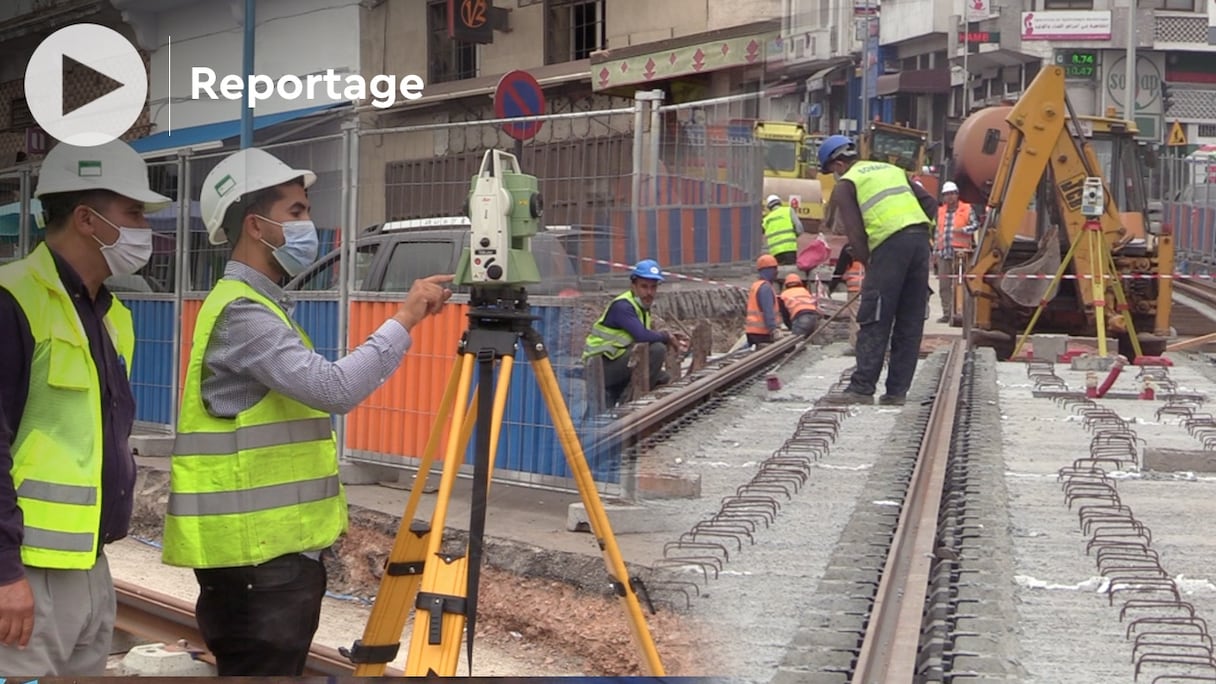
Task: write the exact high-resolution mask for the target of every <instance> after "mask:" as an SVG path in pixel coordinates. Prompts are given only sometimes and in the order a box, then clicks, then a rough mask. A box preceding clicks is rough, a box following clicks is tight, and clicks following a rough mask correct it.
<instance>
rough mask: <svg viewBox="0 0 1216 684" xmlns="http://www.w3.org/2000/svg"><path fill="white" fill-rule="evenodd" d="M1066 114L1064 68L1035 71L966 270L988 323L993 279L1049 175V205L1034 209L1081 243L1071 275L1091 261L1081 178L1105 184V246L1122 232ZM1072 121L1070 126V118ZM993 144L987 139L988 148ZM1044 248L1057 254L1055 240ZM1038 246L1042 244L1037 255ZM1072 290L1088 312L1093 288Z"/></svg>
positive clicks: (1111, 199) (1013, 118)
mask: <svg viewBox="0 0 1216 684" xmlns="http://www.w3.org/2000/svg"><path fill="white" fill-rule="evenodd" d="M1069 109H1070V106H1069V103H1068V100H1067V95H1066V91H1065V85H1064V70H1063V69H1062V68H1060V67H1055V66H1052V67H1046V68H1044V69H1043V70H1042V71H1040V72H1039V74H1038V76H1036V77H1035V79H1034V82H1033V83H1031V85H1030V87H1028V88H1027V89H1026V92H1025V93H1024V94H1023V95H1022V97H1021V98H1019V99H1018V102H1017V104H1016V105H1014V107H1013V109H1012V111H1010V113H1009V116H1008V117H1007V119H1006V121H1007V122H1008V124H1009V128H1010V132H1009V140H1008V142H1007V143H1006V145H1005V151H1004V155H1003V156H1002V158H1001V161H1000V166H999V167H998V170H997V173H996V176H995V177H994V179H993V183H992V188H991V190H990V191H989V193H988V217H987V220H986V222H985V225H984V228H983V230H982V231H981V234H982V239H981V242H980V245H979V248H978V249H977V256H976V260H975V263H974V264H973V265H972V268H971V270H970V276H971V277H970V278H969V279H968V280H967V288H968V289H969V290H970V292H971V293H972V294H973V295H974V296H975V297H976V298H977V299H976V314H977V319H980V320H987V318H988V312H989V310H990V308H991V305H992V302H993V300H995V299H996V293H995V292H994V287H995V279H994V278H993V277H992V276H995V275H998V274H1002V273H1004V272H1005V271H1006V269H1005V259H1006V257H1007V256H1008V255H1009V253H1010V249H1011V247H1012V246H1013V242H1014V239H1015V237H1016V236H1017V235H1018V232H1019V230H1020V229H1021V227H1022V226H1023V224H1024V222H1025V220H1026V213H1027V211H1028V209H1029V207H1030V205H1031V201H1032V200H1034V199H1035V197H1036V194H1037V192H1038V190H1039V188H1040V185H1041V183H1042V182H1043V180H1044V178H1045V175H1046V174H1047V173H1048V172H1050V174H1051V175H1050V178H1051V180H1052V182H1051V183H1049V185H1050V187H1051V195H1052V197H1051V199H1052V200H1053V203H1054V205H1055V206H1054V207H1042V206H1040V207H1038V211H1039V212H1040V213H1043V212H1046V216H1048V217H1052V219H1054V220H1053V222H1054V223H1055V224H1056V225H1058V226H1060V227H1061V228H1063V229H1064V230H1065V231H1066V232H1067V235H1068V240H1069V244H1072V243H1074V242H1077V241H1081V242H1080V244H1078V245H1077V248H1076V250H1075V252H1074V255H1073V272H1074V273H1091V272H1092V264H1093V259H1094V257H1095V255H1092V254H1090V249H1089V247H1088V244H1087V243H1086V242H1085V241H1083V240H1081V236H1082V230H1083V226H1084V224H1085V221H1086V217H1085V216H1083V215H1082V214H1081V191H1082V186H1083V185H1084V183H1085V179H1086V178H1087V177H1100V178H1102V179H1103V180H1102V184H1103V187H1104V189H1105V190H1106V193H1105V195H1106V197H1105V200H1106V204H1105V210H1104V212H1103V214H1102V217H1101V219H1100V220H1101V224H1102V235H1103V237H1104V239H1105V242H1106V247H1107V249H1112V250H1113V249H1115V248H1116V247H1117V246H1118V245H1119V244H1120V243H1121V242H1122V241H1123V239H1124V236H1125V235H1126V234H1127V231H1126V230H1125V229H1124V227H1123V225H1122V219H1121V218H1120V215H1119V208H1118V205H1117V204H1116V202H1115V194H1114V193H1112V192H1110V188H1109V187H1108V184H1107V181H1106V179H1105V177H1104V175H1103V173H1102V170H1101V165H1100V164H1099V162H1098V158H1097V156H1096V155H1095V154H1094V151H1093V149H1092V147H1091V146H1090V145H1089V144H1088V143H1087V142H1086V141H1085V139H1084V138H1083V137H1081V136H1080V135H1074V133H1073V131H1071V130H1070V119H1069ZM1071 120H1072V121H1076V118H1075V117H1072V119H1071ZM996 142H997V141H996V140H993V141H991V144H992V145H995V144H996ZM985 144H986V145H987V144H989V141H987V140H986V141H985ZM1055 239H1057V238H1055V233H1054V231H1051V232H1049V236H1047V238H1044V241H1048V240H1055ZM1046 247H1048V248H1051V249H1058V241H1057V242H1056V243H1055V244H1052V245H1046ZM1043 248H1044V246H1043V245H1041V246H1040V251H1041V252H1042V250H1043ZM1056 263H1057V264H1058V263H1059V262H1058V260H1057V261H1056ZM1077 290H1078V292H1079V294H1080V296H1081V297H1082V299H1083V302H1084V305H1085V307H1086V309H1087V310H1090V309H1092V307H1093V303H1094V301H1093V300H1094V297H1093V291H1092V289H1091V288H1089V287H1080V288H1077ZM1112 301H1113V299H1112Z"/></svg>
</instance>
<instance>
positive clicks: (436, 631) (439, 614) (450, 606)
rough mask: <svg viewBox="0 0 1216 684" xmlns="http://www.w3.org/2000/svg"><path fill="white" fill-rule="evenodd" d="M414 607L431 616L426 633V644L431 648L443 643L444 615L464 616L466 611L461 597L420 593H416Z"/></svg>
mask: <svg viewBox="0 0 1216 684" xmlns="http://www.w3.org/2000/svg"><path fill="white" fill-rule="evenodd" d="M414 607H415V608H420V609H422V610H425V611H426V612H427V613H429V614H430V616H431V624H430V631H428V632H427V639H428V641H427V643H428V644H430V645H431V646H437V645H439V644H441V643H443V614H444V613H455V614H457V615H464V614H465V613H466V612H467V611H468V608H467V604H466V603H465V599H464V597H463V596H449V595H447V594H429V593H426V592H421V591H420V592H418V600H417V601H416V602H415V603H414Z"/></svg>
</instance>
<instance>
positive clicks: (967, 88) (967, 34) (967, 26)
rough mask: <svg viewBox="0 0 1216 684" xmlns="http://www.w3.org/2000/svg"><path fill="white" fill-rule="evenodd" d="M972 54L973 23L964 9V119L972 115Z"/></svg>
mask: <svg viewBox="0 0 1216 684" xmlns="http://www.w3.org/2000/svg"><path fill="white" fill-rule="evenodd" d="M970 54H971V22H970V21H968V20H967V9H966V8H963V118H964V119H965V118H967V115H968V114H970V113H971V72H970V71H968V70H967V56H968V55H970Z"/></svg>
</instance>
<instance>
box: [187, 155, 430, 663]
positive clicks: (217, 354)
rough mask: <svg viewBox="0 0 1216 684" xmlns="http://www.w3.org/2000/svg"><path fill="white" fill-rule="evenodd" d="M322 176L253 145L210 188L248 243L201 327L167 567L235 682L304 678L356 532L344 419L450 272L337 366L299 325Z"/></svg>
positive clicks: (219, 232) (236, 234)
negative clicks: (187, 578) (190, 578)
mask: <svg viewBox="0 0 1216 684" xmlns="http://www.w3.org/2000/svg"><path fill="white" fill-rule="evenodd" d="M315 180H316V175H315V174H314V173H313V172H312V171H308V170H304V169H293V168H291V167H289V166H288V165H287V164H284V163H283V162H282V161H280V160H279V159H277V158H275V157H274V156H272V155H270V154H269V153H267V152H265V151H263V150H260V149H256V148H249V149H244V150H241V151H239V152H237V153H235V154H233V155H231V156H229V157H227V158H226V159H224V160H223V161H221V162H220V163H219V164H218V165H217V166H216V167H215V168H214V169H213V170H212V171H211V173H209V174H208V175H207V178H206V179H205V180H204V181H203V190H202V196H201V198H200V202H199V203H200V206H201V209H202V214H203V220H204V222H205V223H206V226H207V234H208V236H209V238H210V241H211V244H213V245H220V244H224V243H225V242H231V243H233V246H232V256H231V259H230V260H229V261H228V264H227V266H226V267H225V269H224V277H223V278H222V279H221V280H220V281H219V282H218V283H216V285H215V287H214V288H213V289H212V290H211V292H210V293H209V294H208V295H207V299H206V301H204V302H203V306H202V309H201V310H200V311H199V314H198V318H197V322H196V323H195V329H194V340H193V347H192V349H191V352H190V361H189V365H188V367H187V369H186V382H185V387H184V389H183V393H182V406H181V414H180V416H179V418H178V428H177V430H178V432H177V438H176V440H175V442H174V446H173V457H172V466H171V469H172V473H171V484H170V494H169V505H168V512H167V516H166V518H165V532H164V556H163V558H164V562H165V563H167V564H169V565H176V566H183V567H188V568H193V569H194V574H195V577H196V578H197V580H198V584H199V597H198V603H197V606H196V609H195V615H196V617H197V619H198V625H199V631H200V632H202V635H203V639H204V641H205V642H206V644H207V648H208V649H209V650H210V651H211V653H212V654H214V655H215V659H216V665H217V667H218V670H219V675H220V676H224V677H227V676H241V675H265V676H300V675H302V674H303V673H304V665H305V661H306V659H307V657H308V651H309V648H310V646H311V645H312V638H313V635H314V633H315V632H316V630H317V626H318V623H319V621H320V615H321V601H322V598H323V597H324V595H325V589H326V584H327V578H326V572H325V566H324V565H323V564H322V562H321V553H322V552H323V551H324V550H326V549H328V548H329V547H330V545H331V544H333V542H334V541H335V540H337V539H338V537H339V536H340V535H341V534H342V533H343V532H345V531H346V525H347V514H346V495H345V492H344V491H343V489H342V486H341V484H340V482H339V479H338V458H337V443H336V441H335V438H334V433H333V429H332V427H331V425H332V422H331V414H335V413H347V412H349V411H350V410H352V409H353V408H355V406H357V405H358V404H359V403H360V402H362V401H363V400H364V399H365V398H367V396H368V395H370V394H371V393H372V392H373V391H375V390H376V388H378V387H380V386H381V385H382V384H383V383H384V382H385V381H386V380H387V379H388V378H389V377H390V376H391V375H392V374H393V373H394V372H395V371H396V370H397V367H398V366H399V365H400V364H401V361H402V358H403V357H404V355H405V353H406V352H407V351H408V350H409V348H410V346H411V343H412V338H411V337H410V331H411V330H412V329H413V328H414V326H416V325H417V324H418V323H420V322H421V321H422V320H423V319H425V318H426V317H427V316H430V315H434V314H437V313H439V312H440V311H441V310H442V309H443V306H444V303H445V302H446V301H447V300H448V298H449V297H450V296H451V291H450V290H448V289H446V288H445V287H444V283H447V282H449V281H450V280H451V276H431V277H429V278H424V279H420V280H417V281H415V282H414V284H413V286H412V287H411V288H410V290H409V294H408V295H407V296H406V299H405V302H404V303H403V304H402V305H401V307H400V308H399V309H398V310H397V312H396V313H395V314H393V316H391V317H390V318H389V319H388V320H386V321H385V322H384V323H383V324H382V325H381V326H380V327H379V328H378V329H377V330H376V331H375V332H374V333H372V335H371V337H369V338H368V339H367V341H366V342H364V343H363V344H362V345H360V346H358V347H356V348H355V349H354V350H353V351H351V352H350V353H349V354H348V355H346V356H345V357H343V358H342V359H340V360H338V361H337V362H331V361H329V360H327V359H326V358H325V357H324V356H322V355H320V354H318V353H317V352H316V351H315V350H314V349H313V346H312V342H311V341H310V340H309V339H308V336H307V335H306V334H305V333H304V331H303V330H302V329H301V328H300V327H299V325H298V324H296V323H295V321H294V320H293V319H292V317H291V314H292V309H293V305H292V303H291V301H290V300H289V299H288V298H287V297H286V296H285V295H284V292H283V290H282V285H283V283H284V282H286V281H287V280H288V279H290V278H291V277H293V276H295V275H297V274H299V273H301V272H302V271H303V270H304V269H306V268H307V267H308V266H309V265H310V264H312V263H313V262H314V261H315V260H316V257H317V245H318V237H317V229H316V226H315V225H314V224H313V221H312V219H311V217H310V214H309V212H310V208H311V207H310V203H309V198H308V194H307V192H306V190H307V188H308V187H309V186H311V185H312V184H313V182H314V181H315Z"/></svg>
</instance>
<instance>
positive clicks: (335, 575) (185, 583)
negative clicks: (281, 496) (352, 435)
mask: <svg viewBox="0 0 1216 684" xmlns="http://www.w3.org/2000/svg"><path fill="white" fill-rule="evenodd" d="M137 492H138V496H137V498H136V502H137V503H136V511H135V515H134V518H133V521H132V532H131V534H132V536H133V537H136V538H140V539H144V540H147V541H151V542H153V543H155V542H156V541H157V540H159V539H160V534H161V521H162V520H163V516H164V506H165V503H166V502H167V500H168V474H167V473H165V472H163V471H154V470H150V469H146V468H141V469H140V475H139V482H138V484H137ZM367 520H368V521H370V522H367V521H365V519H364V516H362V515H360V512H359V511H358V510H355V511H352V516H351V529H350V530H349V531H348V532H347V534H346V535H345V536H344V537H343V538H341V539H339V540H338V542H337V543H336V544H335V545H334V546H333V548H332V551H331V552H327V553H326V554H325V555H324V556H323V559H324V561H325V563H326V567H327V570H328V574H329V591H330V592H331V593H334V594H337V595H343V596H347V597H350V598H352V599H355V600H354V601H340V600H332V599H328V598H327V599H326V601H325V607H324V608H323V614H322V621H321V622H322V624H321V629H320V630H318V633H317V636H316V641H317V642H318V643H322V644H326V645H330V646H333V647H335V648H336V647H339V646H350V644H351V643H353V641H354V640H355V639H357V638H359V637H361V636H362V633H363V628H364V626H365V625H366V624H367V620H368V617H369V616H370V610H371V608H370V606H371V600H372V599H373V598H374V597H375V595H376V592H377V590H378V589H379V583H380V576H381V574H382V568H383V565H384V561H385V559H386V558H387V555H388V550H389V549H390V548H391V546H392V541H393V540H392V535H391V534H390V533H389V531H388V528H389V525H387V524H386V521H384V520H378V519H376V518H367ZM393 525H395V522H394V523H393ZM394 531H395V530H394ZM110 548H111V549H112V553H109V554H108V555H109V556H110V559H111V565H112V567H113V569H114V570H113V573H114V576H115V577H116V578H118V579H124V580H128V581H131V582H135V583H137V584H139V585H140V586H144V587H147V588H148V589H151V590H154V591H159V592H162V593H166V594H170V595H173V596H178V597H180V598H183V599H185V600H189V601H193V600H194V599H195V598H196V596H197V585H196V583H195V580H194V577H193V574H192V573H191V572H190V571H189V570H186V569H183V568H173V567H169V566H166V565H163V564H161V563H160V551H159V549H157V548H154V547H153V546H150V545H148V544H147V543H140V542H138V541H135V540H134V539H129V540H124V541H123V542H121V543H119V544H115V545H112V546H111V547H110ZM478 601H479V603H478V610H477V615H478V617H477V632H476V640H475V643H474V665H475V667H476V669H475V671H474V672H475V674H477V675H485V676H521V675H550V676H560V675H598V676H628V675H640V674H643V672H642V669H641V666H640V660H639V658H638V650H637V648H635V647H634V646H633V645H632V643H631V637H630V628H629V624H628V621H627V620H626V618H625V612H624V609H623V604H622V603H621V602H620V601H619V599H616V598H615V597H611V596H605V595H601V594H596V593H592V592H588V591H584V590H580V589H578V588H576V587H575V586H573V585H571V584H566V583H564V582H560V581H556V580H553V579H547V578H539V577H527V576H521V575H517V574H513V573H510V572H506V571H504V570H500V569H497V568H494V567H485V568H483V571H482V579H481V588H480V592H479V599H478ZM646 619H647V622H648V625H649V627H650V632H651V634H652V635H653V638H654V641H655V645H656V647H657V649H658V651H659V652H660V653H661V654H662V655H663V665H664V668H665V669H666V671H667V674H669V675H672V676H681V675H683V676H695V675H702V674H710V673H712V672H714V666H713V663H712V662H709V661H708V660H707V659H706V657H705V656H704V654H699V653H697V651H696V647H697V643H698V640H697V638H696V634H695V629H694V628H692V627H690V626H689V625H687V624H686V621H685V620H684V619H683V617H682V616H681V615H679V614H677V613H674V612H672V611H670V610H661V611H660V612H659V613H658V614H655V615H651V614H649V613H648V612H646ZM411 625H412V621H411V622H410V623H407V625H406V635H405V636H404V637H403V643H408V640H409V630H410V628H411ZM461 648H462V655H461V658H462V663H463V662H464V661H463V658H464V655H463V652H464V647H463V646H462V647H461ZM403 659H404V653H403V654H402V656H400V657H399V661H400V662H398V663H397V667H400V666H401V665H402V662H403ZM467 671H468V670H467V667H466V666H464V665H462V666H461V670H460V672H461V673H466V672H467Z"/></svg>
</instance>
